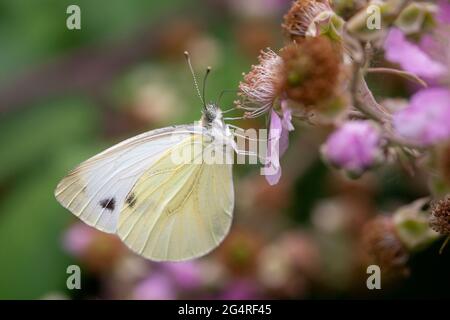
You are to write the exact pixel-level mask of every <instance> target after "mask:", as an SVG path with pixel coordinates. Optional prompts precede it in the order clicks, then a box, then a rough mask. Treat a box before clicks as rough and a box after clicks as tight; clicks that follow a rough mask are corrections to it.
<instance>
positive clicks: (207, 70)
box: [202, 67, 211, 105]
mask: <svg viewBox="0 0 450 320" xmlns="http://www.w3.org/2000/svg"><path fill="white" fill-rule="evenodd" d="M210 72H211V67H208V68H207V69H206V73H205V77H204V78H203V88H202V91H203V92H202V98H203V105H204V104H205V101H206V99H205V92H206V80H207V79H208V75H209V74H210Z"/></svg>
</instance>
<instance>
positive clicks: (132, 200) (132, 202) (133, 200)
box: [125, 193, 136, 208]
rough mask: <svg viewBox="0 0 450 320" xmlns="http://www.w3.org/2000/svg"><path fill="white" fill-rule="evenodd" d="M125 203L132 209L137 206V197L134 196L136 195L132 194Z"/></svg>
mask: <svg viewBox="0 0 450 320" xmlns="http://www.w3.org/2000/svg"><path fill="white" fill-rule="evenodd" d="M125 202H126V203H128V205H129V206H130V208H133V207H134V206H135V205H136V196H135V195H134V193H130V194H129V195H128V197H127V198H126V199H125Z"/></svg>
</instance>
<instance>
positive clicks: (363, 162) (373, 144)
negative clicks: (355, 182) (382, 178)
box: [322, 121, 382, 175]
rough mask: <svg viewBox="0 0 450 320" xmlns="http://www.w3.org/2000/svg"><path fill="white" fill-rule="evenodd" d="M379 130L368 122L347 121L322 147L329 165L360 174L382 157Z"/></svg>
mask: <svg viewBox="0 0 450 320" xmlns="http://www.w3.org/2000/svg"><path fill="white" fill-rule="evenodd" d="M380 144H381V136H380V130H379V129H378V127H376V126H375V125H374V124H373V123H372V122H369V121H349V122H347V123H345V124H344V125H343V126H342V127H341V128H339V129H338V130H336V131H335V132H334V133H332V134H331V135H330V136H329V137H328V140H327V141H326V143H325V144H324V145H323V146H322V155H323V156H324V157H325V159H326V160H328V161H329V162H330V163H331V164H333V165H335V166H337V167H339V168H342V169H344V170H346V171H348V172H349V173H352V174H356V175H358V174H361V173H363V172H364V171H365V170H366V169H368V168H370V167H372V166H374V165H375V164H376V163H377V162H379V160H380V158H381V157H382V150H381V148H380Z"/></svg>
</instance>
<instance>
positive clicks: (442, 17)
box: [437, 0, 450, 24]
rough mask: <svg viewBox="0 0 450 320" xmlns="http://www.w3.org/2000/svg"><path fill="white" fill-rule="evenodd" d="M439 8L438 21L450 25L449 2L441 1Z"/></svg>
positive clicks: (446, 0)
mask: <svg viewBox="0 0 450 320" xmlns="http://www.w3.org/2000/svg"><path fill="white" fill-rule="evenodd" d="M438 6H439V7H438V14H437V19H438V21H439V22H441V23H446V24H450V3H449V2H448V0H440V1H439V3H438Z"/></svg>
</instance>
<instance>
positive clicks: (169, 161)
mask: <svg viewBox="0 0 450 320" xmlns="http://www.w3.org/2000/svg"><path fill="white" fill-rule="evenodd" d="M199 144H201V145H203V146H204V147H205V148H211V147H212V144H206V145H205V144H204V140H203V137H202V135H193V136H191V138H190V140H189V139H188V140H187V141H185V142H183V143H182V144H179V145H177V146H175V147H174V148H172V151H173V152H176V153H183V151H184V149H189V150H193V149H195V147H194V146H195V145H199ZM198 156H199V154H198V153H195V152H194V159H193V160H194V161H193V162H194V163H193V162H192V161H190V162H187V163H174V161H173V157H172V155H171V154H169V153H166V154H165V156H163V157H161V158H160V159H158V160H157V161H155V163H154V164H153V165H152V166H151V167H150V168H149V169H148V170H147V171H146V172H145V173H144V174H143V175H142V176H141V177H140V178H139V179H138V180H137V182H136V184H135V185H134V187H133V189H132V190H131V191H130V193H129V194H128V196H127V200H126V203H125V206H124V207H123V209H122V212H121V213H120V217H119V225H118V235H119V236H120V237H121V238H122V240H123V241H124V242H125V243H126V244H127V246H129V247H130V248H131V249H132V250H133V251H135V252H137V253H139V254H141V255H143V256H144V257H146V258H149V259H152V260H170V261H179V260H186V259H190V258H194V257H199V256H202V255H204V254H206V253H208V252H209V251H211V250H212V249H213V248H215V247H216V246H218V245H219V243H220V242H221V241H222V240H223V238H224V237H225V236H226V234H227V233H228V230H229V228H230V226H231V221H232V212H233V207H234V192H233V181H232V167H231V164H230V163H229V162H228V163H223V164H207V163H205V162H204V161H199V162H198V163H195V162H196V161H195V160H196V159H197V157H198Z"/></svg>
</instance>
